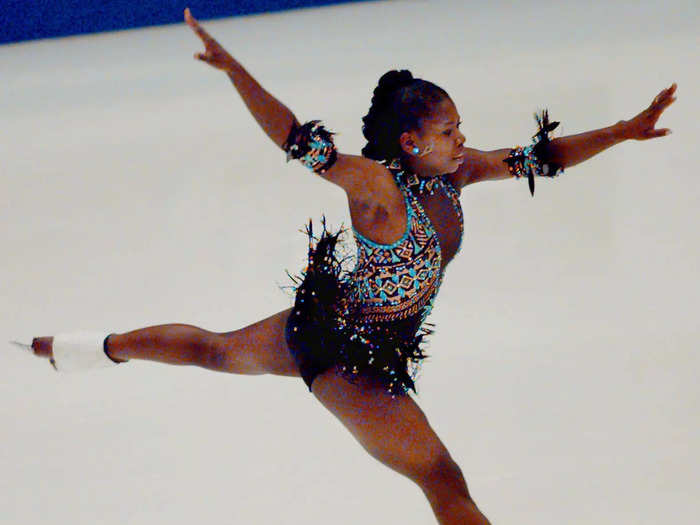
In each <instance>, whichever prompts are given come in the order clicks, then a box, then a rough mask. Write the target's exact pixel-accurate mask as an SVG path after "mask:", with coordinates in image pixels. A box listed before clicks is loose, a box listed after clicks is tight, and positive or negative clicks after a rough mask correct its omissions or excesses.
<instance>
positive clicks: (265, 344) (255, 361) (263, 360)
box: [213, 308, 300, 377]
mask: <svg viewBox="0 0 700 525" xmlns="http://www.w3.org/2000/svg"><path fill="white" fill-rule="evenodd" d="M291 310H292V309H291V308H289V309H287V310H283V311H281V312H278V313H276V314H274V315H271V316H270V317H268V318H266V319H263V320H262V321H258V322H257V323H253V324H251V325H249V326H246V327H245V328H241V329H239V330H234V331H232V332H223V333H219V334H217V335H216V340H217V343H216V345H215V346H216V351H215V352H214V353H213V355H214V359H216V360H217V361H218V363H217V364H216V368H217V369H219V370H222V371H225V372H231V373H237V374H275V375H282V376H293V377H299V376H300V374H299V369H298V367H297V364H296V362H295V361H294V358H293V357H292V355H291V354H290V352H289V349H288V348H287V342H286V341H285V336H284V330H285V326H286V324H287V319H288V318H289V314H290V312H291Z"/></svg>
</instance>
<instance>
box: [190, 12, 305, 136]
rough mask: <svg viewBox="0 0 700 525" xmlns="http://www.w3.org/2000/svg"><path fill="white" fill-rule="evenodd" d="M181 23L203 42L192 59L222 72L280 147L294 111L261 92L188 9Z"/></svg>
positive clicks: (289, 127)
mask: <svg viewBox="0 0 700 525" xmlns="http://www.w3.org/2000/svg"><path fill="white" fill-rule="evenodd" d="M185 22H187V25H188V26H190V27H191V28H192V30H193V31H194V32H195V33H196V34H197V36H198V37H199V38H200V39H201V40H202V43H203V44H204V48H205V51H204V53H196V54H195V58H197V59H199V60H201V61H202V62H206V63H207V64H209V65H210V66H212V67H215V68H216V69H220V70H222V71H224V72H226V74H227V75H228V77H229V78H230V79H231V82H233V85H234V86H235V87H236V89H237V90H238V93H239V94H240V95H241V97H242V98H243V102H245V105H246V106H247V107H248V109H249V110H250V112H251V113H252V114H253V117H255V120H257V122H258V124H260V127H261V128H262V129H263V131H265V133H266V134H267V136H268V137H270V139H272V141H273V142H274V143H275V144H277V145H278V146H279V147H280V148H281V147H282V145H283V144H284V142H285V140H286V139H287V136H288V135H289V130H290V129H292V124H293V123H294V122H297V124H298V121H297V120H296V118H295V117H294V114H293V113H292V112H291V111H290V110H289V109H288V108H287V107H286V106H285V105H284V104H282V103H281V102H280V101H279V100H277V99H276V98H275V97H273V96H272V95H270V94H269V93H268V92H267V91H265V89H263V87H262V86H261V85H260V84H258V82H257V81H256V80H255V79H254V78H253V77H252V76H250V74H249V73H248V72H247V71H246V70H245V69H244V68H243V66H241V65H240V64H239V63H238V61H236V59H234V58H233V57H232V56H231V55H230V54H229V53H228V52H227V51H226V50H225V49H224V48H223V47H222V46H221V45H220V44H219V43H218V42H217V41H216V40H214V39H213V38H212V37H211V36H210V35H209V33H207V32H206V31H205V30H204V29H203V28H202V26H200V25H199V23H198V22H197V20H195V19H194V17H193V16H192V14H191V13H190V10H189V9H185Z"/></svg>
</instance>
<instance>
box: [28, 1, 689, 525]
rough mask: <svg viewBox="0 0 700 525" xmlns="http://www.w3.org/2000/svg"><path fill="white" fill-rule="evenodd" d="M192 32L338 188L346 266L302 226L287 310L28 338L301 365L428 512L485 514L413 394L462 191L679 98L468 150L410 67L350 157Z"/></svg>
mask: <svg viewBox="0 0 700 525" xmlns="http://www.w3.org/2000/svg"><path fill="white" fill-rule="evenodd" d="M185 21H186V22H187V24H188V25H189V26H190V28H192V30H193V31H194V32H195V34H196V35H197V36H198V37H199V38H200V39H201V40H202V42H203V43H204V48H205V51H204V52H203V53H197V54H196V55H195V58H197V59H199V60H201V61H203V62H205V63H207V64H209V65H210V66H212V67H214V68H216V69H219V70H221V71H224V72H225V73H226V74H227V75H228V77H229V78H230V79H231V81H232V82H233V85H234V86H235V88H236V89H237V90H238V93H239V94H240V95H241V97H242V98H243V101H244V102H245V104H246V105H247V107H248V109H249V110H250V112H251V113H252V114H253V117H255V119H256V120H257V122H258V124H259V125H260V126H261V127H262V128H263V130H264V131H265V133H266V134H267V135H268V136H269V137H270V139H272V141H273V142H274V143H275V144H276V145H277V146H279V147H280V148H281V149H282V150H283V151H284V152H286V153H287V160H289V159H298V160H299V161H301V162H302V163H303V164H304V165H305V166H307V167H308V168H310V169H311V170H312V171H313V172H314V173H316V174H318V175H319V176H321V177H323V178H324V179H325V180H327V181H329V182H332V183H334V184H337V185H338V186H340V187H341V188H343V189H344V190H345V192H346V194H347V198H348V204H349V207H350V217H351V220H352V232H353V234H354V237H355V239H356V242H357V245H358V254H357V261H356V266H355V267H354V269H351V270H347V269H345V268H344V266H343V264H342V263H343V260H342V258H340V257H339V256H338V254H337V252H336V243H337V242H338V240H339V238H338V235H339V233H338V232H336V233H332V232H329V231H327V230H326V227H325V223H323V225H322V229H321V231H320V232H317V233H319V235H318V236H314V233H313V229H312V226H311V224H310V225H309V227H308V233H309V241H310V246H309V260H308V267H307V268H306V269H305V271H304V272H302V275H301V277H300V278H299V279H298V280H297V281H296V296H295V303H294V307H292V308H290V309H287V310H284V311H282V312H279V313H277V314H274V315H272V316H271V317H268V318H267V319H263V320H262V321H259V322H257V323H254V324H252V325H250V326H247V327H245V328H241V329H238V330H234V331H232V332H223V333H216V332H209V331H206V330H203V329H201V328H197V327H195V326H191V325H187V324H166V325H158V326H151V327H148V328H142V329H139V330H134V331H131V332H127V333H121V334H120V333H111V334H107V333H104V332H102V333H97V332H95V333H92V332H87V333H86V332H72V333H64V334H58V335H56V336H55V337H37V338H34V339H33V341H32V344H31V345H25V346H27V347H30V346H31V349H32V350H33V352H34V354H36V355H38V356H41V357H45V358H48V359H50V360H51V363H52V364H53V365H54V367H56V369H57V370H59V371H60V370H70V369H76V370H80V369H87V368H92V367H98V366H116V365H117V364H118V363H123V362H126V361H129V360H132V359H145V360H150V361H159V362H162V363H169V364H173V365H196V366H200V367H204V368H208V369H211V370H216V371H220V372H230V373H235V374H277V375H281V376H295V377H301V378H302V380H303V381H304V382H305V384H306V385H307V387H308V389H309V390H310V391H311V392H312V393H313V395H314V396H315V397H316V398H317V399H318V400H319V401H320V402H321V403H322V404H323V405H324V406H325V407H326V408H327V409H328V410H329V411H330V412H331V413H332V414H333V415H335V416H336V417H337V418H338V419H339V420H340V421H341V422H342V423H343V425H344V426H345V427H346V428H347V429H348V430H349V431H350V432H351V433H352V434H353V436H355V438H356V439H357V440H358V441H359V442H360V444H361V445H362V446H363V447H364V448H365V450H367V452H369V453H370V454H371V455H372V456H373V457H374V458H376V459H377V460H379V461H380V462H382V463H383V464H384V465H386V466H387V467H389V468H391V469H393V470H395V471H396V472H398V473H400V474H402V475H404V476H407V477H408V478H409V479H411V480H413V481H414V482H415V483H416V484H417V485H418V486H419V487H420V489H421V490H422V491H423V493H424V494H425V496H426V497H427V499H428V501H429V503H430V505H431V507H432V509H433V511H434V513H435V517H436V519H437V521H438V523H440V524H443V525H448V524H450V525H455V524H461V525H463V524H485V523H489V522H488V520H487V519H486V517H485V516H484V515H483V514H482V513H481V511H480V510H479V509H478V507H477V506H476V504H475V503H474V501H473V499H472V497H471V496H470V494H469V491H468V490H467V484H466V482H465V480H464V477H463V475H462V471H461V469H460V467H459V466H458V465H457V463H456V462H455V461H454V459H453V458H452V457H451V456H450V453H449V452H448V450H447V448H446V447H445V445H444V444H443V443H442V441H441V440H440V439H439V437H438V436H437V435H436V434H435V432H434V431H433V429H432V428H431V426H430V425H429V423H428V420H427V419H426V416H425V415H424V413H423V412H422V410H421V409H420V408H419V406H418V405H417V404H416V402H415V401H414V399H413V397H411V395H410V392H411V391H413V392H414V393H415V385H414V379H416V374H417V371H418V369H419V367H420V364H421V361H422V359H424V358H425V357H426V356H425V354H424V353H423V351H422V349H421V342H422V339H423V338H424V337H425V336H426V335H428V334H429V333H430V330H429V329H428V328H427V327H426V325H425V322H424V321H425V318H426V317H427V316H428V314H429V313H430V310H431V308H432V305H433V301H434V300H435V295H436V294H437V291H438V288H439V287H440V283H441V281H442V277H443V275H444V271H445V267H446V266H447V264H448V263H449V262H450V261H451V260H452V258H453V257H454V256H455V254H456V253H457V252H458V251H459V248H460V244H461V239H462V233H463V221H462V210H461V207H460V203H459V195H460V192H461V191H462V189H463V188H464V187H465V186H467V185H469V184H473V183H475V182H480V181H485V180H497V179H499V180H500V179H510V178H514V177H515V178H521V177H527V179H528V184H529V187H530V192H532V193H533V194H534V181H535V179H534V177H535V176H549V177H553V176H556V175H558V174H560V173H562V171H563V170H564V168H569V167H571V166H574V165H576V164H579V163H580V162H583V161H584V160H586V159H588V158H590V157H592V156H593V155H596V154H598V153H600V152H601V151H603V150H605V149H607V148H609V147H611V146H613V145H615V144H619V143H620V142H623V141H625V140H628V139H635V140H647V139H652V138H656V137H662V136H665V135H667V134H669V133H670V130H668V129H655V124H656V122H657V120H658V119H659V116H660V115H661V114H662V112H663V111H664V110H665V109H666V108H667V107H668V106H669V105H670V104H671V103H672V102H673V101H674V100H675V97H674V93H675V91H676V84H675V83H674V84H673V85H671V86H670V87H669V88H667V89H664V90H663V91H661V92H660V93H659V94H658V95H657V96H656V98H654V100H653V102H652V103H651V105H650V106H649V107H648V108H646V109H645V110H643V111H642V112H641V113H639V114H638V115H636V116H635V117H633V118H631V119H630V120H620V121H619V122H617V123H616V124H614V125H612V126H609V127H606V128H602V129H597V130H594V131H589V132H587V133H581V134H578V135H571V136H566V137H560V138H557V139H551V138H550V137H549V134H550V132H551V131H552V130H553V129H554V128H556V126H557V124H558V123H557V122H550V121H549V118H548V115H547V112H546V111H544V112H542V113H541V114H540V115H537V121H538V124H539V130H538V132H537V134H536V135H535V136H534V138H533V142H532V144H530V145H528V146H525V147H521V146H518V147H514V148H506V149H498V150H495V151H479V150H476V149H472V148H466V147H465V146H464V143H465V140H466V139H465V137H464V135H463V134H462V132H461V131H460V116H459V113H458V111H457V108H456V106H455V104H454V103H453V101H452V99H451V98H450V97H449V96H448V94H447V93H446V92H445V91H444V90H442V89H441V88H439V87H438V86H436V85H435V84H432V83H430V82H427V81H425V80H421V79H418V78H413V76H412V75H411V73H410V72H409V71H406V70H403V71H395V70H394V71H389V72H388V73H386V74H384V75H383V76H382V77H381V78H380V80H379V85H378V86H377V88H376V89H375V90H374V96H373V98H372V105H371V107H370V109H369V113H368V114H367V115H366V116H365V117H364V118H363V122H364V125H363V128H362V131H363V133H364V136H365V138H366V139H367V141H368V142H367V145H366V146H365V147H364V148H363V149H362V155H361V156H356V155H347V154H343V153H339V152H337V150H336V148H335V145H334V143H333V137H332V135H333V134H332V133H330V132H328V131H327V130H326V129H325V128H324V127H323V125H322V124H321V123H320V122H319V121H311V122H307V123H306V124H304V125H301V124H300V122H299V121H298V120H297V119H296V118H295V116H294V114H293V113H292V112H291V111H290V110H289V109H288V108H287V107H285V106H284V105H283V104H281V103H280V102H279V101H278V100H277V99H275V98H274V97H273V96H272V95H270V94H269V93H268V92H267V91H265V89H263V88H262V86H260V84H258V82H256V81H255V79H254V78H252V77H251V76H250V75H249V74H248V72H247V71H246V70H245V69H244V68H243V67H242V66H241V65H240V64H239V63H238V62H237V61H236V60H235V59H234V58H233V57H232V56H231V55H230V54H229V53H228V52H226V50H225V49H224V48H223V47H222V46H221V45H219V44H218V43H217V42H216V40H214V39H213V38H212V37H211V36H210V35H209V34H208V33H207V32H206V31H205V30H204V29H203V28H202V27H201V26H200V25H199V23H198V22H197V21H196V20H195V19H194V18H193V17H192V15H191V14H190V12H189V10H185Z"/></svg>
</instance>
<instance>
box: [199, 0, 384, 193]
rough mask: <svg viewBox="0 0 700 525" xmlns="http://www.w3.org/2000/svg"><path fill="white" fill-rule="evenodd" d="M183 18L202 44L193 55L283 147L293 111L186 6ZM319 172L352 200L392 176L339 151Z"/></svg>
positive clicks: (374, 190) (367, 161)
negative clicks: (222, 76)
mask: <svg viewBox="0 0 700 525" xmlns="http://www.w3.org/2000/svg"><path fill="white" fill-rule="evenodd" d="M185 21H186V22H187V25H189V26H190V27H191V28H192V30H193V31H194V32H195V33H196V34H197V36H198V37H199V38H200V39H201V40H202V42H203V43H204V47H205V52H204V53H196V54H195V58H197V59H199V60H201V61H203V62H206V63H207V64H209V65H210V66H212V67H215V68H216V69H220V70H222V71H225V72H226V74H227V75H228V76H229V78H230V79H231V81H232V82H233V85H234V86H235V87H236V89H237V90H238V93H239V94H240V95H241V97H242V98H243V101H244V102H245V104H246V106H247V107H248V109H249V110H250V112H251V113H252V114H253V117H255V120H256V121H257V122H258V124H260V127H261V128H262V129H263V130H264V131H265V133H266V134H267V135H268V136H269V137H270V139H272V141H273V142H274V143H275V144H277V146H279V147H280V148H282V149H284V147H283V146H284V145H285V143H286V141H287V138H289V134H290V131H291V130H292V127H293V126H296V127H298V126H299V125H300V124H299V121H298V120H297V119H296V117H295V116H294V113H292V112H291V111H290V110H289V108H287V107H286V106H285V105H284V104H282V103H281V102H280V101H279V100H277V99H276V98H275V97H273V96H272V95H270V93H268V92H267V91H265V89H264V88H263V87H262V86H261V85H260V84H258V82H257V81H256V80H255V79H254V78H253V77H252V76H251V75H250V74H249V73H248V72H247V71H246V70H245V69H244V68H243V66H241V65H240V64H239V63H238V61H236V59H234V58H233V57H232V56H231V55H230V54H229V53H228V52H227V51H226V50H225V49H224V48H223V47H222V46H221V45H220V44H219V43H218V42H217V41H216V40H214V39H213V38H212V37H211V35H209V33H207V32H206V31H205V30H204V29H203V28H202V27H201V26H200V25H199V23H198V22H197V20H195V19H194V17H193V16H192V14H191V13H190V10H189V9H185ZM319 175H320V176H321V177H323V178H324V179H326V180H328V181H330V182H332V183H334V184H336V185H338V186H340V187H341V188H343V189H344V190H345V192H346V193H347V194H348V197H349V198H350V200H351V202H352V201H360V202H370V203H371V202H373V201H374V200H375V199H377V198H378V197H379V198H381V196H380V195H378V193H382V192H381V190H379V191H377V190H378V188H377V184H376V183H377V182H378V181H379V180H381V179H386V178H389V179H390V178H391V174H390V173H389V172H388V170H387V169H386V168H384V167H383V166H381V165H379V164H378V163H376V162H374V161H372V160H370V159H366V158H364V157H361V156H357V155H345V154H342V153H337V160H336V162H335V163H334V164H333V166H332V167H330V168H329V169H328V170H327V171H325V172H324V173H319Z"/></svg>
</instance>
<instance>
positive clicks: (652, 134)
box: [646, 128, 672, 139]
mask: <svg viewBox="0 0 700 525" xmlns="http://www.w3.org/2000/svg"><path fill="white" fill-rule="evenodd" d="M671 133H672V132H671V130H670V129H668V128H664V129H652V130H649V131H647V133H646V136H647V138H650V139H655V138H658V137H665V136H666V135H670V134H671Z"/></svg>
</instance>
